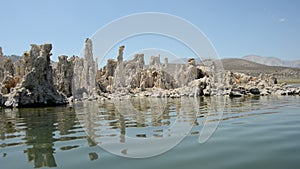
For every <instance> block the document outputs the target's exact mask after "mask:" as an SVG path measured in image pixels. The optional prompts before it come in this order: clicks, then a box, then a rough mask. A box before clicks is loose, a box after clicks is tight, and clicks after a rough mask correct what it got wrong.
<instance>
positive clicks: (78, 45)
mask: <svg viewBox="0 0 300 169" xmlns="http://www.w3.org/2000/svg"><path fill="white" fill-rule="evenodd" d="M0 8H1V9H0V46H1V47H2V48H3V52H4V54H8V55H10V54H17V55H21V54H22V53H23V52H24V51H26V50H29V49H30V46H29V45H30V44H32V43H36V44H41V43H47V42H48V43H52V44H53V51H52V53H53V58H54V59H55V58H56V57H57V56H58V55H61V54H65V55H73V54H75V55H78V54H79V53H80V51H81V49H82V47H83V45H84V41H85V39H86V38H87V37H91V36H92V35H93V34H94V33H95V32H96V31H97V30H98V29H99V28H101V27H103V26H104V25H106V24H108V23H109V22H111V21H112V20H115V19H118V18H120V17H122V16H125V15H130V14H133V13H138V12H164V13H169V14H172V15H176V16H179V17H181V18H184V19H186V20H188V21H190V22H191V23H193V24H194V25H196V26H197V27H198V28H199V29H200V30H202V32H203V33H204V34H205V35H206V36H207V37H208V38H209V39H210V41H211V42H212V44H213V45H214V46H215V48H216V50H217V51H218V53H219V56H220V57H242V56H244V55H249V54H257V55H262V56H275V57H279V58H282V59H286V60H294V59H300V10H299V9H300V1H297V0H294V1H293V0H280V1H279V0H272V1H271V0H265V1H261V0H252V1H242V0H210V1H209V0H208V1H200V0H198V1H197V0H195V1H187V0H185V1H184V0H163V1H162V0H147V1H144V0H123V1H116V0H109V1H89V0H86V1H79V0H78V1H76V0H73V1H71V0H69V1H59V0H57V1H56V0H51V1H50V0H43V1H38V0H27V1H22V0H20V1H16V0H10V1H4V2H1V7H0ZM128 48H130V47H128Z"/></svg>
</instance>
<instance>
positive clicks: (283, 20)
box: [278, 18, 286, 23]
mask: <svg viewBox="0 0 300 169" xmlns="http://www.w3.org/2000/svg"><path fill="white" fill-rule="evenodd" d="M285 20H286V18H279V19H278V22H279V23H283V22H285Z"/></svg>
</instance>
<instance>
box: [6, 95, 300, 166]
mask: <svg viewBox="0 0 300 169" xmlns="http://www.w3.org/2000/svg"><path fill="white" fill-rule="evenodd" d="M223 99H224V100H225V102H224V103H225V104H224V114H223V116H222V118H221V121H220V123H219V126H218V128H217V130H216V131H215V132H214V133H213V135H212V136H211V137H210V139H209V140H208V141H206V142H205V143H203V144H199V143H198V137H199V132H200V131H201V129H202V127H203V124H204V123H203V122H204V120H205V119H206V117H208V116H211V117H213V118H211V119H210V122H208V123H213V121H214V117H217V116H216V115H215V114H209V111H210V109H212V107H214V106H215V105H214V98H197V99H196V101H195V102H194V101H191V100H189V99H188V98H185V99H168V100H163V101H161V100H160V101H159V100H155V99H149V98H148V99H133V100H130V105H132V107H133V108H134V110H138V111H137V112H135V111H131V110H130V111H126V109H127V108H128V107H127V106H126V105H128V103H129V102H125V104H123V105H122V103H119V102H118V105H119V106H116V103H115V102H109V103H100V104H97V108H96V110H95V109H92V106H91V105H89V103H82V104H79V105H78V107H76V109H75V110H76V111H75V110H74V109H71V108H69V107H49V108H22V109H1V111H0V166H1V167H0V168H1V169H14V168H22V169H26V168H48V167H54V168H64V169H69V168H70V169H71V168H72V169H75V168H78V169H82V168H89V169H90V168H91V169H96V168H106V169H108V168H123V169H127V168H128V169H135V168H137V169H140V168H149V169H153V168H172V169H176V168H180V169H181V168H204V169H219V168H230V169H233V168H244V169H247V168H249V169H250V168H251V169H252V168H272V169H276V168H280V169H282V168H300V111H299V110H300V97H299V96H285V97H275V96H272V97H252V98H234V99H229V98H223ZM191 103H192V104H191ZM120 105H121V106H120ZM161 105H163V106H162V107H161ZM85 106H86V109H85V108H84V107H85ZM132 107H131V108H132ZM161 110H163V111H161ZM181 110H184V112H185V113H183V114H187V115H188V116H185V119H184V120H183V121H185V123H186V124H189V125H190V126H191V127H192V128H191V131H190V132H189V134H187V136H186V137H185V138H184V139H183V140H182V141H181V142H180V143H179V144H178V145H177V146H175V147H174V148H173V149H171V150H170V151H167V152H165V153H163V154H160V155H157V156H154V157H150V158H141V159H133V158H126V157H121V156H117V155H114V154H112V153H110V152H108V151H106V150H104V149H103V148H101V147H100V146H98V145H97V144H96V142H97V143H100V142H101V139H102V138H108V137H110V138H113V139H114V138H118V140H117V141H118V142H121V143H126V141H127V140H126V139H127V138H125V137H124V135H126V136H129V137H131V138H137V139H142V140H145V139H147V138H152V137H155V138H165V137H167V135H166V134H165V131H167V130H168V128H169V127H170V126H172V125H173V124H174V122H175V121H176V119H177V118H178V117H180V112H183V111H181ZM120 112H122V113H120ZM104 121H105V123H104ZM87 133H89V134H87ZM118 133H119V134H118ZM122 136H123V137H122ZM152 148H153V147H151V146H150V147H147V146H146V147H144V148H143V149H142V151H151V149H152ZM128 152H130V150H129V151H128ZM122 153H123V154H125V155H126V150H124V151H123V150H122Z"/></svg>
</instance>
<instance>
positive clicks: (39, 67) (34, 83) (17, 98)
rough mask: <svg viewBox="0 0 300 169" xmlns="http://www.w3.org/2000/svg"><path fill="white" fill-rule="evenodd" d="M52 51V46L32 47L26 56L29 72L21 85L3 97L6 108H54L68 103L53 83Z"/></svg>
mask: <svg viewBox="0 0 300 169" xmlns="http://www.w3.org/2000/svg"><path fill="white" fill-rule="evenodd" d="M51 49H52V45H51V44H44V45H35V44H33V45H31V50H30V51H29V52H28V54H29V55H27V56H26V57H27V58H26V59H27V61H28V62H27V63H28V65H27V71H28V72H27V73H26V74H25V77H24V79H23V80H22V81H21V83H20V84H18V85H17V86H16V87H15V88H13V89H12V91H11V92H10V93H9V94H8V95H5V96H3V97H4V99H5V100H6V101H5V103H4V106H6V107H27V106H52V105H61V104H66V103H67V100H66V98H65V96H63V95H62V94H60V93H58V92H57V90H56V88H55V86H54V83H53V72H52V67H51V65H50V56H51V53H50V52H51ZM23 59H24V58H23ZM30 59H32V60H30ZM29 68H30V70H29Z"/></svg>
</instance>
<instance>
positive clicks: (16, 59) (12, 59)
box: [3, 55, 22, 63]
mask: <svg viewBox="0 0 300 169" xmlns="http://www.w3.org/2000/svg"><path fill="white" fill-rule="evenodd" d="M3 57H4V58H10V59H11V61H12V62H13V63H14V62H17V61H19V60H20V59H21V58H22V57H21V56H17V55H4V56H3Z"/></svg>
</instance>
